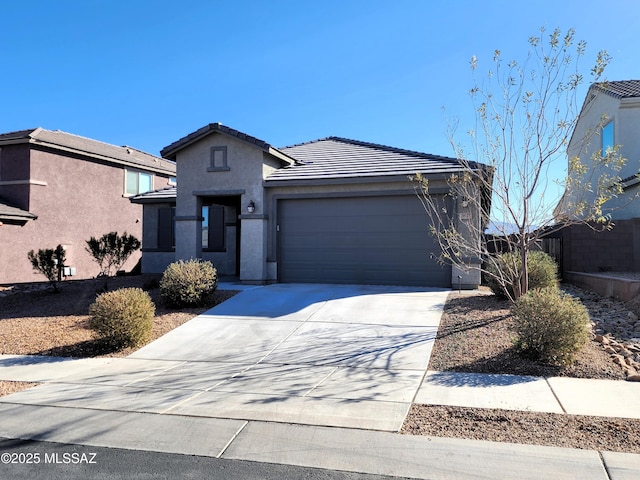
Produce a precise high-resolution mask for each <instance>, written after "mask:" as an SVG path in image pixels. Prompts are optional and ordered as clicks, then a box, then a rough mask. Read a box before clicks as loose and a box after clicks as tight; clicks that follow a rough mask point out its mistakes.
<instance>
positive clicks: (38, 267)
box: [27, 245, 66, 293]
mask: <svg viewBox="0 0 640 480" xmlns="http://www.w3.org/2000/svg"><path fill="white" fill-rule="evenodd" d="M27 257H28V258H29V261H30V262H31V266H32V267H33V269H34V270H35V271H36V272H40V273H41V274H43V275H44V276H45V277H47V280H49V283H50V284H51V286H52V287H53V291H54V292H56V293H58V292H59V291H60V288H59V287H58V283H60V282H61V281H62V272H63V271H64V262H65V261H66V258H65V257H66V254H65V251H64V248H63V247H62V245H58V246H57V247H56V249H55V250H53V249H51V248H47V249H44V250H38V253H36V252H35V251H34V250H31V251H29V253H27Z"/></svg>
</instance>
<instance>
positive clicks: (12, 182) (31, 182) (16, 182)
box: [0, 178, 48, 187]
mask: <svg viewBox="0 0 640 480" xmlns="http://www.w3.org/2000/svg"><path fill="white" fill-rule="evenodd" d="M7 185H39V186H41V187H46V186H47V185H48V184H47V182H44V181H42V180H33V179H31V178H29V179H28V180H4V181H1V182H0V187H3V186H7Z"/></svg>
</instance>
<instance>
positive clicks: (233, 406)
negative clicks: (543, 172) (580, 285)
mask: <svg viewBox="0 0 640 480" xmlns="http://www.w3.org/2000/svg"><path fill="white" fill-rule="evenodd" d="M447 294H448V291H447V290H442V289H420V288H412V287H383V286H350V285H346V286H345V285H300V284H295V285H292V284H277V285H270V286H265V287H256V288H251V289H248V290H245V291H243V292H241V293H239V294H238V295H236V296H235V297H233V298H232V299H230V300H228V301H227V302H225V303H224V304H222V305H219V306H218V307H216V308H214V309H212V310H210V311H208V312H206V313H205V314H203V315H200V316H198V317H197V318H195V319H193V320H191V321H190V322H188V323H186V324H184V325H182V326H180V327H179V328H177V329H175V330H173V331H172V332H170V333H168V334H167V335H165V336H163V337H162V338H160V339H158V340H156V341H155V342H153V343H151V344H149V345H147V346H146V347H144V348H142V349H140V350H139V351H138V352H136V353H135V354H133V355H132V356H130V357H127V358H122V359H113V360H112V361H110V362H109V363H106V364H100V365H98V366H97V367H95V368H91V369H89V370H83V371H79V372H76V373H73V374H71V375H68V376H66V377H61V378H57V379H55V380H53V381H51V382H49V383H46V384H45V385H42V386H40V387H37V388H34V389H30V390H26V391H23V392H19V393H17V394H13V395H10V396H7V397H4V398H3V399H1V400H0V402H7V403H13V404H23V405H43V406H53V407H72V408H83V409H95V410H117V411H121V412H144V413H157V414H164V415H185V416H195V417H210V418H219V419H236V420H260V421H275V422H284V423H299V424H306V425H318V426H332V427H350V428H363V429H373V430H387V431H397V430H398V429H399V428H400V427H401V425H402V422H403V420H404V418H405V416H406V414H407V411H408V409H409V407H410V405H411V402H412V400H413V399H414V397H415V395H416V393H417V391H418V388H419V387H420V385H421V382H422V380H423V378H424V376H425V373H426V368H427V364H428V362H429V357H430V354H431V349H432V346H433V343H434V340H435V336H436V332H437V329H438V324H439V322H440V317H441V314H442V308H443V306H444V302H445V299H446V296H447Z"/></svg>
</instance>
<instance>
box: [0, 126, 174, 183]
mask: <svg viewBox="0 0 640 480" xmlns="http://www.w3.org/2000/svg"><path fill="white" fill-rule="evenodd" d="M12 143H31V144H34V145H43V146H47V147H50V148H55V149H58V150H64V151H69V152H73V153H79V154H82V155H87V156H90V157H94V158H98V159H102V160H106V161H110V162H114V163H119V164H123V165H129V166H134V167H136V168H142V169H146V170H152V171H155V172H161V173H167V174H170V175H175V173H176V165H175V163H174V162H171V161H169V160H165V159H163V158H160V157H156V156H154V155H151V154H149V153H145V152H143V151H140V150H137V149H135V148H132V147H128V146H126V145H125V146H122V147H118V146H116V145H111V144H109V143H104V142H100V141H98V140H92V139H90V138H86V137H81V136H78V135H73V134H71V133H66V132H61V131H60V130H45V129H43V128H35V129H30V130H19V131H16V132H9V133H3V134H0V145H3V144H12Z"/></svg>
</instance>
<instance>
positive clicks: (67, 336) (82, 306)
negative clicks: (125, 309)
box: [0, 275, 238, 396]
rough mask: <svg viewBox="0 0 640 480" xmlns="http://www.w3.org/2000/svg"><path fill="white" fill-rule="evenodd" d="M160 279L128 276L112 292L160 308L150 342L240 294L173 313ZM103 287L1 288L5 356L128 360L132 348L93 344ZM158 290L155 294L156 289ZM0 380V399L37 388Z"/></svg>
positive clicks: (94, 283) (90, 283) (113, 283)
mask: <svg viewBox="0 0 640 480" xmlns="http://www.w3.org/2000/svg"><path fill="white" fill-rule="evenodd" d="M157 280H158V277H156V276H148V275H140V276H130V277H129V276H123V277H115V278H111V279H109V283H108V285H109V289H110V290H116V289H118V288H125V287H139V288H144V289H146V290H148V293H149V295H150V296H151V299H152V300H153V302H154V303H155V305H156V315H155V318H154V320H153V333H152V338H151V341H153V340H155V339H157V338H159V337H161V336H162V335H164V334H165V333H167V332H169V331H171V330H173V329H174V328H176V327H178V326H180V325H182V324H183V323H185V322H187V321H189V320H191V319H192V318H194V317H195V316H197V315H199V314H200V313H203V312H205V311H206V310H208V309H210V308H211V307H213V306H215V305H217V304H218V303H221V302H223V301H225V300H227V299H228V298H231V297H232V296H233V295H235V294H236V293H238V292H237V291H231V290H224V291H222V290H221V291H216V292H214V294H213V296H212V298H211V299H210V303H209V304H208V305H207V306H205V307H198V308H185V309H180V310H172V309H169V308H166V307H164V306H163V304H162V300H161V298H160V289H159V288H157ZM103 286H104V280H102V279H95V280H81V281H69V282H64V283H62V285H61V292H60V293H52V292H51V290H50V289H49V288H48V287H47V285H46V284H30V285H20V286H16V287H3V288H2V287H0V354H12V355H51V356H59V357H77V358H86V357H125V356H127V355H130V354H131V353H133V352H134V349H132V348H127V349H123V350H118V351H111V350H109V349H108V348H105V346H104V345H103V344H101V342H99V341H97V340H96V339H95V338H94V333H93V331H92V330H91V329H89V315H88V314H87V312H88V309H89V305H90V304H91V303H92V302H93V301H94V300H95V298H96V295H97V294H98V293H99V292H100V291H101V289H102V288H103ZM152 287H155V288H152ZM1 380H2V379H0V396H1V395H8V394H10V393H13V392H15V391H19V390H22V389H25V388H30V387H32V386H34V385H35V384H32V383H26V382H6V381H1Z"/></svg>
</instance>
